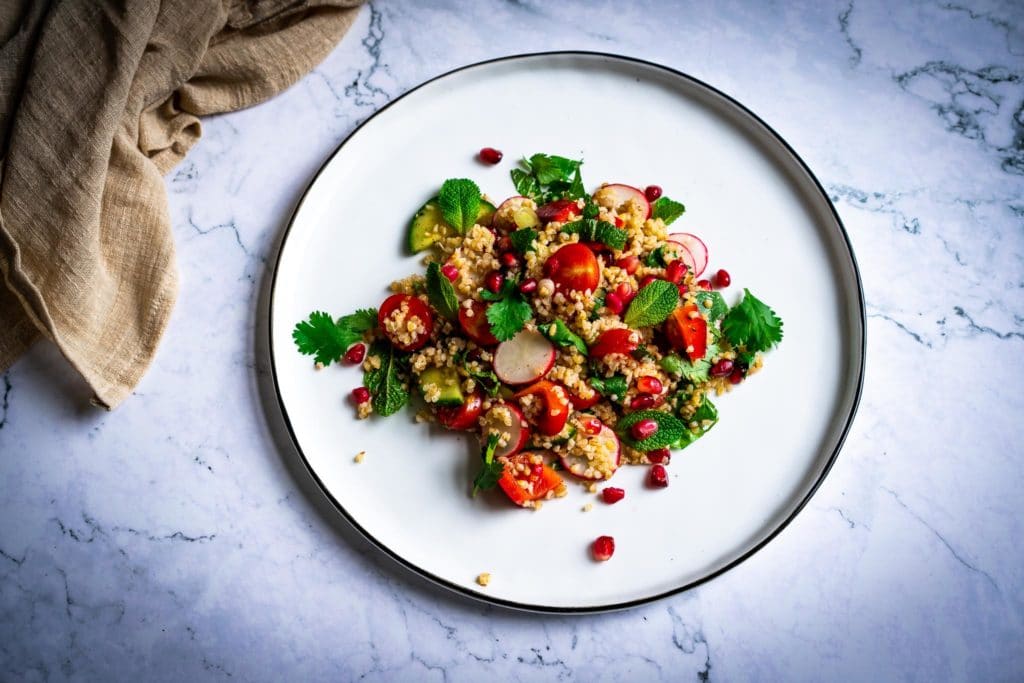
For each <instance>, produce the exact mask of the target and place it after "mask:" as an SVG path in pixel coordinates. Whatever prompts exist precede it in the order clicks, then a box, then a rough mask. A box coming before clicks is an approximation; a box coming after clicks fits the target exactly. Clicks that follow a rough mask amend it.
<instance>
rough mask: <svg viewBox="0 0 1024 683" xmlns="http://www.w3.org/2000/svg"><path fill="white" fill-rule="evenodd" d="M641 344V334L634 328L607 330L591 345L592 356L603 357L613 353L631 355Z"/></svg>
mask: <svg viewBox="0 0 1024 683" xmlns="http://www.w3.org/2000/svg"><path fill="white" fill-rule="evenodd" d="M638 346H640V335H639V334H638V333H637V332H634V331H633V330H630V329H626V328H622V327H620V328H618V329H614V330H605V331H604V332H602V333H601V334H600V336H599V337H598V338H597V341H595V342H594V343H593V344H592V345H591V346H590V357H591V358H602V357H604V356H608V355H611V354H613V353H621V354H623V355H629V354H631V353H633V352H634V351H636V349H637V347H638Z"/></svg>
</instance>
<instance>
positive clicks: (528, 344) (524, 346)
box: [494, 330, 555, 384]
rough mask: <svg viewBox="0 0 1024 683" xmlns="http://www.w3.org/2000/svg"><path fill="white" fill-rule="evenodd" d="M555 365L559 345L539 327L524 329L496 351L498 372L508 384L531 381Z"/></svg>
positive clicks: (495, 371) (495, 362)
mask: <svg viewBox="0 0 1024 683" xmlns="http://www.w3.org/2000/svg"><path fill="white" fill-rule="evenodd" d="M554 364H555V347H554V346H553V345H552V344H551V342H549V341H548V340H547V339H545V338H544V335H542V334H541V333H540V332H538V331H537V330H523V331H521V332H520V333H519V334H517V335H516V336H514V337H512V338H511V339H509V340H508V341H503V342H501V343H500V344H498V348H497V349H495V350H494V374H496V375H497V376H498V379H500V380H501V381H502V382H504V383H505V384H529V383H530V382H536V381H537V380H539V379H540V378H541V377H543V376H544V375H546V374H547V372H548V370H550V369H551V366H553V365H554Z"/></svg>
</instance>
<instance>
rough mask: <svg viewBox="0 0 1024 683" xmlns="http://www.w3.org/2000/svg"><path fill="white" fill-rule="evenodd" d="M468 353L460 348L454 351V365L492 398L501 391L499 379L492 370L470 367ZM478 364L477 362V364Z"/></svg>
mask: <svg viewBox="0 0 1024 683" xmlns="http://www.w3.org/2000/svg"><path fill="white" fill-rule="evenodd" d="M468 355H469V353H468V352H467V351H466V350H465V349H462V350H461V351H456V352H455V357H454V360H455V366H456V367H458V368H460V369H461V370H462V371H463V372H465V373H466V376H468V377H471V378H473V380H475V381H476V383H477V384H479V385H480V386H481V387H482V388H483V390H484V391H485V392H486V393H487V395H488V396H491V397H492V398H493V397H495V396H497V395H498V393H499V392H500V391H501V386H502V385H501V381H500V380H499V379H498V376H497V375H496V374H494V370H477V369H475V368H472V367H470V365H469V359H468V357H467V356H468ZM477 365H479V363H478V364H477Z"/></svg>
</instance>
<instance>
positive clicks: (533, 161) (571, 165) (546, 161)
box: [527, 154, 583, 185]
mask: <svg viewBox="0 0 1024 683" xmlns="http://www.w3.org/2000/svg"><path fill="white" fill-rule="evenodd" d="M582 163H583V162H581V161H576V160H574V159H567V158H565V157H560V156H557V155H554V154H534V155H533V156H532V157H530V160H529V162H528V164H527V167H528V168H529V170H530V172H531V173H533V175H534V177H535V178H536V179H537V182H538V183H540V184H541V185H550V184H552V183H556V182H559V181H563V182H569V181H570V178H571V177H572V175H573V173H575V172H576V171H578V170H579V168H580V164H582Z"/></svg>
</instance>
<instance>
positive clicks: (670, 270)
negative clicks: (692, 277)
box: [665, 261, 686, 285]
mask: <svg viewBox="0 0 1024 683" xmlns="http://www.w3.org/2000/svg"><path fill="white" fill-rule="evenodd" d="M684 275H686V266H685V265H684V264H683V262H682V261H672V262H671V263H669V264H668V265H667V266H665V279H666V280H668V281H669V282H671V283H672V284H674V285H678V284H679V283H680V282H682V280H683V276H684Z"/></svg>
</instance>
